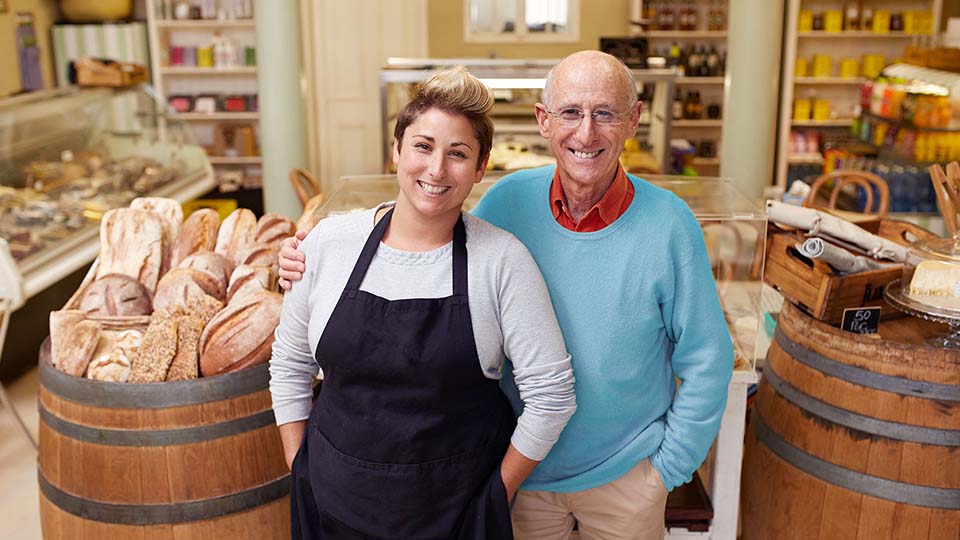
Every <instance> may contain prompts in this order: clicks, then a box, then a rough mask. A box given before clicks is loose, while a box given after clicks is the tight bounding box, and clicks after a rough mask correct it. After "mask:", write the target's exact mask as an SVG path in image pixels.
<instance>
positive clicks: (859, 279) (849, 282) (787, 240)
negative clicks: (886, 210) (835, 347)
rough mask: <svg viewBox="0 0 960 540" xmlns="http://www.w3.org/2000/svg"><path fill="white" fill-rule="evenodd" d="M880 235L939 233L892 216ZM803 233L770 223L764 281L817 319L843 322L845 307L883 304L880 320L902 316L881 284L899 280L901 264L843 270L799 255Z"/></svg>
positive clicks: (908, 238)
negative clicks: (871, 268)
mask: <svg viewBox="0 0 960 540" xmlns="http://www.w3.org/2000/svg"><path fill="white" fill-rule="evenodd" d="M877 234H878V235H879V236H882V237H884V238H887V239H888V240H891V241H893V242H896V243H898V244H901V245H910V244H911V243H913V242H915V241H917V240H922V239H926V238H931V237H935V235H934V234H933V233H931V232H929V231H927V230H926V229H923V228H921V227H918V226H916V225H913V224H912V223H907V222H904V221H896V220H892V219H883V220H880V223H879V227H877ZM804 239H805V237H804V236H803V234H802V233H799V232H796V231H784V230H782V229H779V228H776V227H774V226H771V228H770V231H768V233H767V254H766V265H765V267H764V273H763V280H764V281H765V282H766V283H767V284H768V285H770V286H772V287H773V288H775V289H777V290H778V291H780V294H782V295H783V297H784V298H785V299H787V300H789V301H790V302H792V303H793V304H795V305H797V306H798V307H800V309H802V310H803V311H805V312H806V313H808V314H809V315H810V316H812V317H813V318H815V319H817V320H820V321H824V322H827V323H830V324H835V325H836V324H840V322H841V321H842V320H843V310H845V309H847V308H852V307H866V306H879V307H880V308H881V311H880V317H881V319H888V318H892V317H897V316H900V315H902V312H900V311H898V310H897V309H894V308H893V307H891V306H890V305H889V304H887V303H886V302H885V301H884V300H883V288H884V287H885V286H886V285H887V283H889V282H890V281H892V280H894V279H899V278H900V276H901V274H902V272H903V267H902V265H894V266H891V267H889V268H884V269H881V270H870V271H867V272H859V273H856V274H846V275H844V274H841V273H839V272H837V271H836V270H834V269H833V268H831V267H830V265H828V264H826V263H824V262H823V261H819V260H816V259H809V258H807V257H805V256H803V255H801V254H800V252H799V251H798V250H797V248H796V245H797V244H801V243H803V241H804Z"/></svg>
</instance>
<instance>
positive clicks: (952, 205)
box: [928, 161, 960, 235]
mask: <svg viewBox="0 0 960 540" xmlns="http://www.w3.org/2000/svg"><path fill="white" fill-rule="evenodd" d="M928 170H929V171H930V181H931V182H933V190H934V191H935V192H936V193H937V203H938V204H939V205H940V213H941V214H943V222H944V223H945V224H946V226H947V231H948V232H949V233H950V234H951V235H953V234H956V232H957V212H958V211H960V164H957V162H956V161H954V162H952V163H950V164H948V165H947V171H946V173H944V171H943V168H942V167H941V166H940V165H931V166H930V168H929V169H928Z"/></svg>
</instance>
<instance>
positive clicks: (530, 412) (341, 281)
mask: <svg viewBox="0 0 960 540" xmlns="http://www.w3.org/2000/svg"><path fill="white" fill-rule="evenodd" d="M492 105H493V98H492V96H491V94H490V92H489V90H487V88H486V87H484V86H483V84H482V83H481V82H480V81H479V80H477V79H476V78H475V77H473V76H472V75H470V74H469V73H467V71H466V70H465V69H464V68H456V69H452V70H447V71H444V72H441V73H438V74H437V75H435V76H433V77H431V78H430V79H429V80H427V81H426V82H425V83H423V84H422V85H421V86H420V87H419V88H418V89H417V93H416V95H415V97H414V98H413V100H412V101H411V102H410V103H408V104H407V105H406V107H405V108H404V109H403V111H401V113H400V115H399V117H398V120H397V126H396V130H395V132H394V135H395V142H394V148H393V154H394V161H395V162H396V163H397V181H398V182H399V185H400V193H399V195H398V196H397V200H396V203H395V204H384V205H381V206H380V207H378V208H375V209H372V210H367V211H363V212H358V213H353V214H347V215H341V216H335V217H330V218H328V219H325V220H323V221H321V222H320V223H319V224H318V225H317V226H316V227H315V228H314V230H313V231H311V233H310V234H309V236H307V238H306V239H305V240H304V241H303V243H302V245H301V247H300V250H301V251H302V252H303V253H304V254H305V256H306V261H307V266H306V268H305V272H304V274H303V279H302V280H301V281H299V282H297V284H295V285H294V287H293V288H292V289H291V290H290V291H289V292H288V293H287V295H286V297H285V298H284V303H283V312H282V316H281V320H280V326H279V327H278V328H277V333H276V341H275V343H274V346H273V358H272V360H271V366H270V373H271V381H270V390H271V392H272V394H273V402H274V411H275V413H276V417H277V423H278V424H279V425H280V433H281V437H282V440H283V446H284V452H285V454H286V456H287V462H288V464H290V465H291V470H292V478H293V481H292V487H291V514H292V515H291V519H292V529H293V536H294V538H322V539H334V538H335V539H341V538H350V539H355V538H356V539H359V538H382V539H386V538H391V539H392V538H404V539H411V540H412V539H452V538H455V539H476V540H480V539H484V540H486V539H494V538H495V539H503V538H512V532H511V526H510V514H509V506H508V501H509V500H510V499H511V498H512V497H513V495H514V493H515V492H516V489H517V487H518V486H519V485H520V483H521V482H522V481H523V479H524V478H526V476H527V475H528V474H529V473H530V471H531V470H533V468H534V467H535V466H536V464H537V462H538V461H540V460H542V459H543V458H544V457H545V456H546V454H547V452H548V451H549V450H550V447H551V446H553V443H554V442H556V440H557V437H558V436H559V434H560V431H561V430H562V429H563V427H564V425H566V423H567V420H568V419H569V418H570V416H571V415H572V414H573V412H574V410H575V408H576V405H575V400H574V395H573V374H572V371H571V368H570V356H569V355H568V354H567V352H566V349H565V347H564V344H563V339H562V337H561V335H560V330H559V327H558V325H557V322H556V317H555V315H554V313H553V308H552V306H551V304H550V299H549V296H548V294H547V291H546V287H545V285H544V283H543V278H542V277H541V276H540V273H539V270H538V269H537V267H536V264H535V263H534V262H533V259H532V258H531V257H530V254H529V253H528V252H527V250H526V248H525V247H523V245H522V244H521V243H520V242H519V241H518V240H516V239H515V238H514V237H513V236H511V235H510V234H508V233H506V232H504V231H502V230H500V229H497V228H495V227H493V226H492V225H490V224H488V223H486V222H484V221H481V220H479V219H477V218H474V217H472V216H469V215H464V214H462V212H461V209H462V205H463V201H464V199H466V197H467V195H468V194H469V193H470V190H471V188H472V187H473V184H475V183H477V182H480V180H481V179H482V178H483V174H484V170H485V168H486V162H487V159H488V157H489V152H490V147H491V145H492V138H493V123H492V122H491V120H490V118H489V116H488V114H489V111H490V109H491V107H492ZM451 291H452V295H451ZM506 357H509V358H510V359H511V362H512V366H513V373H514V377H515V379H516V383H517V387H518V388H519V390H520V394H521V397H522V398H523V399H524V411H523V412H522V414H521V415H520V417H519V418H516V417H515V415H514V412H513V411H512V410H511V408H510V405H509V402H508V401H507V399H506V397H505V396H504V395H503V393H502V392H501V391H500V388H499V385H498V380H499V377H500V373H501V369H502V366H503V363H504V360H505V358H506ZM318 369H320V370H322V372H323V375H324V382H323V385H322V387H321V391H320V394H319V396H318V397H317V399H316V402H315V403H314V404H313V406H312V409H311V405H310V397H311V391H310V389H311V386H310V385H311V381H312V380H313V378H314V377H315V376H316V374H317V372H318Z"/></svg>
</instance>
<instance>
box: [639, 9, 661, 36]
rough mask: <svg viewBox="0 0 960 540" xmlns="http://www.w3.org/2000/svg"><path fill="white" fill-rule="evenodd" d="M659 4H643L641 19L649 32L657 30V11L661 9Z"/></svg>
mask: <svg viewBox="0 0 960 540" xmlns="http://www.w3.org/2000/svg"><path fill="white" fill-rule="evenodd" d="M659 4H660V3H659V2H644V3H643V14H642V16H641V18H642V19H643V20H644V22H646V24H647V30H657V29H658V28H659V26H657V11H658V9H657V8H658V7H659Z"/></svg>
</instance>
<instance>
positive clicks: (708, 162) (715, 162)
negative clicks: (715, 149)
mask: <svg viewBox="0 0 960 540" xmlns="http://www.w3.org/2000/svg"><path fill="white" fill-rule="evenodd" d="M693 164H694V165H703V166H719V165H720V158H719V157H695V158H693Z"/></svg>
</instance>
